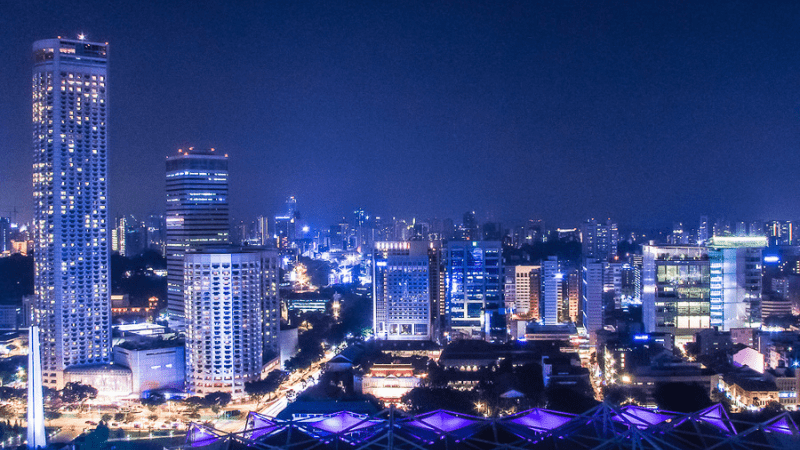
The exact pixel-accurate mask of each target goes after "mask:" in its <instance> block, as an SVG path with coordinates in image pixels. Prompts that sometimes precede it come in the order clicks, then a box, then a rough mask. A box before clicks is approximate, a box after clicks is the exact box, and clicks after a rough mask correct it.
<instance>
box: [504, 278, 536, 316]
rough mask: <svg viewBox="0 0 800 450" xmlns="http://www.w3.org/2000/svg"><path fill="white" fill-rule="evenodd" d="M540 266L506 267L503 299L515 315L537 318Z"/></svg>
mask: <svg viewBox="0 0 800 450" xmlns="http://www.w3.org/2000/svg"><path fill="white" fill-rule="evenodd" d="M540 288H541V266H510V267H506V285H505V295H506V298H505V301H506V305H508V307H510V308H511V309H512V311H513V313H514V315H515V316H517V317H519V318H521V319H525V320H538V319H539V295H540V293H539V291H540Z"/></svg>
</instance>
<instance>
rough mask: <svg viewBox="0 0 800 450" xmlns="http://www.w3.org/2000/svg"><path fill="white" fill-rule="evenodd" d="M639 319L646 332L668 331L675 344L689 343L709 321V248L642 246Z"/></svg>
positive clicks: (708, 324)
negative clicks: (640, 317) (640, 315)
mask: <svg viewBox="0 0 800 450" xmlns="http://www.w3.org/2000/svg"><path fill="white" fill-rule="evenodd" d="M642 252H643V253H644V261H643V269H642V272H643V276H642V320H643V322H644V328H645V331H646V332H648V333H652V332H659V333H670V334H672V335H673V336H674V337H675V345H678V346H680V345H683V344H685V343H687V342H691V341H692V339H693V337H694V333H696V332H698V331H700V330H702V329H705V328H708V327H709V326H710V320H711V302H710V298H711V297H710V295H711V282H710V270H709V269H710V267H709V261H708V249H707V248H705V247H696V246H678V245H664V246H652V245H645V246H644V247H643V248H642Z"/></svg>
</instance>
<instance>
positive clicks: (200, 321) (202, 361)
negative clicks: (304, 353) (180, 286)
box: [184, 247, 279, 398]
mask: <svg viewBox="0 0 800 450" xmlns="http://www.w3.org/2000/svg"><path fill="white" fill-rule="evenodd" d="M275 259H276V257H275V255H274V253H271V252H266V251H263V250H260V249H256V248H247V249H237V248H232V247H219V248H203V249H198V250H195V251H190V252H189V253H187V254H186V257H185V263H184V273H185V275H184V284H185V306H184V307H185V311H186V388H187V390H188V391H189V392H191V393H193V394H197V395H205V394H208V393H209V392H216V391H221V392H228V393H230V394H231V395H232V396H233V397H234V398H238V397H242V396H244V395H245V392H244V385H245V383H247V382H250V381H254V380H258V379H260V377H261V371H262V368H263V365H264V363H265V358H264V356H265V344H267V343H268V342H274V343H275V348H274V350H275V351H277V350H278V349H277V343H278V342H277V341H278V329H277V328H278V322H279V317H278V312H277V311H274V312H273V311H271V310H270V311H268V310H266V309H269V307H270V305H269V302H270V300H269V297H270V295H269V291H270V289H272V287H271V285H272V284H273V283H275V284H277V279H272V277H271V276H269V273H270V271H271V270H272V267H275V266H274V264H276V262H275V261H274V260H275ZM275 309H276V310H277V309H279V307H278V306H277V305H275ZM273 321H274V325H273V323H272V322H273ZM265 322H270V323H269V324H265ZM265 330H270V333H271V336H270V338H269V339H271V340H268V338H267V337H266V336H264V333H265ZM267 345H268V344H267Z"/></svg>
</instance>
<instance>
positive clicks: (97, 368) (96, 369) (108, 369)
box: [64, 364, 131, 374]
mask: <svg viewBox="0 0 800 450" xmlns="http://www.w3.org/2000/svg"><path fill="white" fill-rule="evenodd" d="M64 372H65V373H80V374H88V373H93V374H96V373H109V374H110V373H120V374H122V373H130V372H131V369H128V368H127V367H125V366H120V365H119V364H86V365H80V366H71V367H67V368H66V369H64Z"/></svg>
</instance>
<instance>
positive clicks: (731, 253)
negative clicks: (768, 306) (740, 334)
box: [707, 236, 767, 331]
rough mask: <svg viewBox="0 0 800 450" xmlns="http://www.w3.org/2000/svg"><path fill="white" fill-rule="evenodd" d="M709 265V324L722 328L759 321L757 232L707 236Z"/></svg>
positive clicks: (760, 240) (760, 244)
mask: <svg viewBox="0 0 800 450" xmlns="http://www.w3.org/2000/svg"><path fill="white" fill-rule="evenodd" d="M707 245H708V257H709V260H710V267H711V269H710V270H711V272H710V274H711V300H710V302H711V326H712V327H719V329H720V330H722V331H729V330H730V329H731V328H744V327H758V326H760V325H761V313H760V308H761V290H762V286H761V251H762V250H763V249H764V247H766V246H767V238H766V237H761V236H753V237H740V236H713V237H712V238H710V239H709V240H708V243H707Z"/></svg>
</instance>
